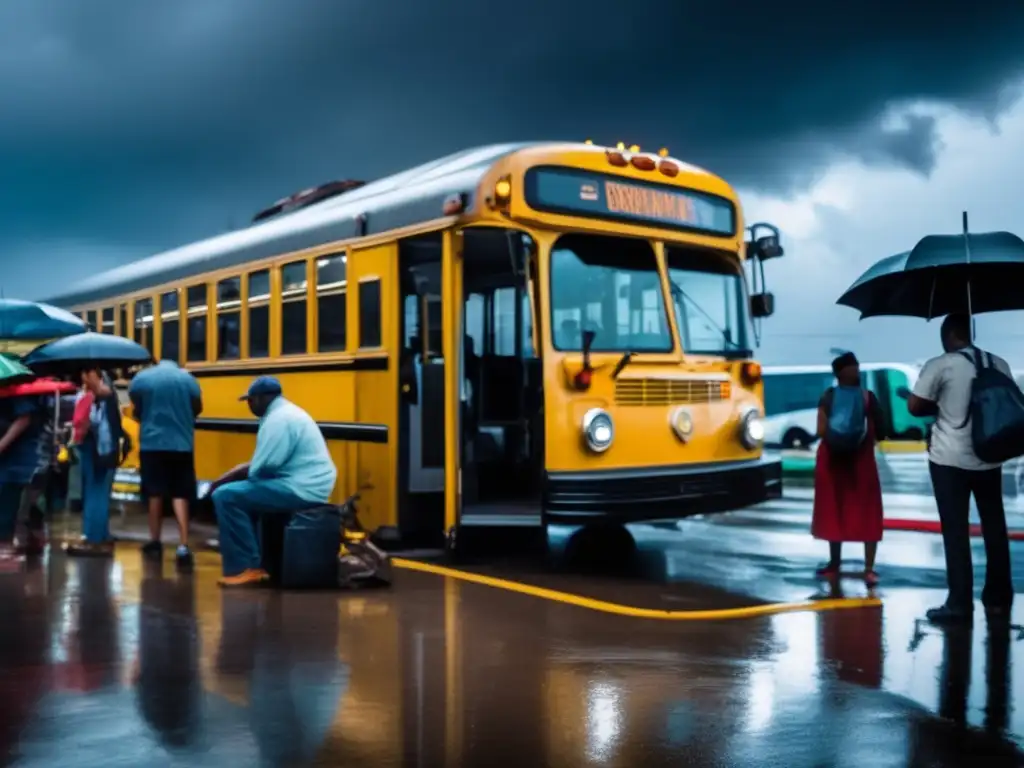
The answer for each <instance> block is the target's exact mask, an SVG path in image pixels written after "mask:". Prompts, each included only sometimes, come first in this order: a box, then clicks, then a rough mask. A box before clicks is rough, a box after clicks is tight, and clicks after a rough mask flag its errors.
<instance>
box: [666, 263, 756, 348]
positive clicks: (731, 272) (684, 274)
mask: <svg viewBox="0 0 1024 768" xmlns="http://www.w3.org/2000/svg"><path fill="white" fill-rule="evenodd" d="M666 255H667V257H668V277H669V288H670V290H671V292H672V303H673V305H674V308H675V313H676V323H677V324H678V325H679V336H680V340H681V341H682V345H683V351H684V352H686V353H688V354H691V355H720V356H723V357H748V356H749V355H751V354H752V351H751V343H750V342H751V333H750V327H749V317H748V314H747V311H746V290H745V286H744V283H743V275H742V273H741V272H740V271H739V269H738V267H737V266H736V264H735V263H733V261H732V260H730V259H728V258H725V257H722V256H718V255H716V254H713V253H707V252H704V251H696V250H688V249H684V248H672V247H669V248H667V249H666Z"/></svg>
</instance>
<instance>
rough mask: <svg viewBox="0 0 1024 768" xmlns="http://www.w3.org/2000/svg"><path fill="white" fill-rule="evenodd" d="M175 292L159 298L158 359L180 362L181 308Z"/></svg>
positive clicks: (169, 292)
mask: <svg viewBox="0 0 1024 768" xmlns="http://www.w3.org/2000/svg"><path fill="white" fill-rule="evenodd" d="M180 301H181V299H180V297H179V296H178V292H177V291H168V292H167V293H165V294H163V295H161V296H160V333H161V341H160V359H161V360H173V361H174V362H176V363H177V362H179V361H180V360H181V335H180V334H181V306H180Z"/></svg>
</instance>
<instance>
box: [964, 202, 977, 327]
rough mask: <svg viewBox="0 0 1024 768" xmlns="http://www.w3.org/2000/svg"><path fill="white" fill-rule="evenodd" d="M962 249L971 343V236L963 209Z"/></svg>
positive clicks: (972, 308)
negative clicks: (965, 271) (964, 255)
mask: <svg viewBox="0 0 1024 768" xmlns="http://www.w3.org/2000/svg"><path fill="white" fill-rule="evenodd" d="M964 251H965V253H966V254H967V317H968V318H970V321H971V344H973V343H974V338H975V336H977V333H976V332H975V327H974V304H973V302H972V301H971V238H970V236H969V235H968V230H967V211H964Z"/></svg>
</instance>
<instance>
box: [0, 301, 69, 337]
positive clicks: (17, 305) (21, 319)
mask: <svg viewBox="0 0 1024 768" xmlns="http://www.w3.org/2000/svg"><path fill="white" fill-rule="evenodd" d="M86 330H88V329H87V328H86V325H85V323H84V322H83V321H82V319H81V318H79V317H76V316H75V315H73V314H71V313H70V312H68V311H67V310H64V309H61V308H60V307H53V306H50V305H49V304H40V303H38V302H35V301H22V300H21V299H0V339H8V340H11V341H18V340H21V339H29V340H33V341H36V340H39V339H59V338H63V337H64V336H72V335H74V334H76V333H85V331H86Z"/></svg>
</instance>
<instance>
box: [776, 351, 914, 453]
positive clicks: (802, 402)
mask: <svg viewBox="0 0 1024 768" xmlns="http://www.w3.org/2000/svg"><path fill="white" fill-rule="evenodd" d="M860 370H861V376H862V378H863V379H864V384H865V385H866V386H867V388H868V389H870V390H871V391H872V392H874V393H875V397H876V398H878V402H879V404H880V405H881V408H882V413H883V415H884V417H885V420H886V425H885V427H886V430H885V433H886V439H887V440H903V441H912V440H924V435H925V430H926V428H927V424H928V422H927V420H925V419H921V418H919V417H917V416H911V415H910V412H909V411H908V410H907V403H906V401H905V400H904V399H903V398H901V397H900V396H899V395H898V394H897V392H898V391H899V389H900V388H901V387H906V388H907V389H911V390H912V389H913V388H914V382H916V381H917V372H918V371H919V370H920V368H919V367H916V366H913V365H905V364H903V363H862V364H861V367H860ZM833 384H835V377H834V376H833V375H832V366H830V365H802V366H769V367H766V368H765V369H764V407H765V423H764V427H765V444H766V445H770V446H773V447H782V448H790V449H793V448H796V449H808V448H810V447H811V446H812V445H813V444H814V442H815V440H816V437H815V433H816V432H817V429H818V401H819V400H820V399H821V395H822V393H823V392H824V391H825V390H826V389H828V388H829V387H831V386H832V385H833Z"/></svg>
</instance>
